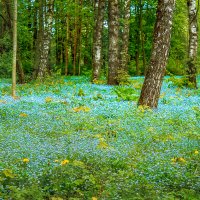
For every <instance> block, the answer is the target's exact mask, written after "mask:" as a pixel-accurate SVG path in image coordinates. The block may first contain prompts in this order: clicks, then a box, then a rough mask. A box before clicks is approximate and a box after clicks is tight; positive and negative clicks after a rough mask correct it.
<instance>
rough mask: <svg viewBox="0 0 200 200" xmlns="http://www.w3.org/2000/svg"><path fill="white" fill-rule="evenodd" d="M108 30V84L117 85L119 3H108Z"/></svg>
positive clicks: (112, 0) (112, 1) (113, 1)
mask: <svg viewBox="0 0 200 200" xmlns="http://www.w3.org/2000/svg"><path fill="white" fill-rule="evenodd" d="M108 19H109V20H108V28H109V49H108V51H109V53H108V54H109V58H108V84H109V85H117V84H118V81H117V79H118V77H117V76H118V69H119V64H120V63H119V1H118V0H110V1H109V2H108Z"/></svg>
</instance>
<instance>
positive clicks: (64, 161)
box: [60, 160, 69, 166]
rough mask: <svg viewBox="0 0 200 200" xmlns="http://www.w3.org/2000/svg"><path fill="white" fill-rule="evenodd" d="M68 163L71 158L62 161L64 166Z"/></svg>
mask: <svg viewBox="0 0 200 200" xmlns="http://www.w3.org/2000/svg"><path fill="white" fill-rule="evenodd" d="M68 163H69V160H63V161H61V163H60V164H61V165H62V166H64V165H67V164H68Z"/></svg>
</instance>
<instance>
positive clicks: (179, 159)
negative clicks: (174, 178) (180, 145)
mask: <svg viewBox="0 0 200 200" xmlns="http://www.w3.org/2000/svg"><path fill="white" fill-rule="evenodd" d="M178 161H179V162H182V163H185V162H186V160H185V159H184V158H178Z"/></svg>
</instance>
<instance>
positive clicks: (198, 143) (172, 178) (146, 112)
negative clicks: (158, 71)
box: [0, 77, 200, 200]
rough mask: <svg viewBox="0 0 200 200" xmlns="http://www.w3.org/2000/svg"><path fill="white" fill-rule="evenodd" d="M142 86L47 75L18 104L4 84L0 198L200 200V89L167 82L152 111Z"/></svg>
mask: <svg viewBox="0 0 200 200" xmlns="http://www.w3.org/2000/svg"><path fill="white" fill-rule="evenodd" d="M142 82H143V78H141V77H137V78H132V79H131V82H130V84H129V85H128V86H107V85H105V84H103V82H100V83H102V84H100V83H97V84H91V83H90V82H89V79H88V78H86V77H67V78H64V77H59V78H49V79H47V80H46V81H45V82H44V83H42V84H41V83H39V82H33V83H31V84H25V85H18V87H17V95H18V96H19V98H17V99H15V100H14V99H12V98H11V97H10V92H11V88H10V80H6V79H1V80H0V199H14V200H23V199H24V200H27V199H28V200H29V199H30V200H36V199H37V200H40V199H52V200H62V199H63V200H64V199H69V200H79V199H80V200H82V199H86V200H89V199H91V200H97V199H98V200H103V199H105V200H107V199H108V200H133V199H200V89H198V90H192V89H185V88H179V87H177V86H174V85H173V82H171V81H169V78H165V81H164V85H163V87H162V92H161V98H160V101H159V107H158V109H157V110H151V109H149V108H146V107H141V106H140V107H137V99H138V96H139V93H140V89H141V85H142ZM198 82H199V83H200V77H199V79H198Z"/></svg>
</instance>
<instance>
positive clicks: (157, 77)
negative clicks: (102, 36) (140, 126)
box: [138, 0, 175, 108]
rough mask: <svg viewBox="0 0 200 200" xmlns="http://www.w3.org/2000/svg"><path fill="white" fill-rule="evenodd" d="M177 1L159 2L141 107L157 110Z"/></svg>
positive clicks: (163, 0)
mask: <svg viewBox="0 0 200 200" xmlns="http://www.w3.org/2000/svg"><path fill="white" fill-rule="evenodd" d="M174 7H175V0H158V6H157V15H156V24H155V27H154V39H153V49H152V54H151V59H150V63H149V66H148V69H147V72H146V76H145V80H144V84H143V87H142V91H141V95H140V98H139V102H138V104H139V105H146V106H149V107H151V108H156V107H157V105H158V100H159V96H160V90H161V86H162V81H163V77H164V74H165V70H166V63H167V59H168V54H169V48H170V39H171V29H172V18H173V10H174Z"/></svg>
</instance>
